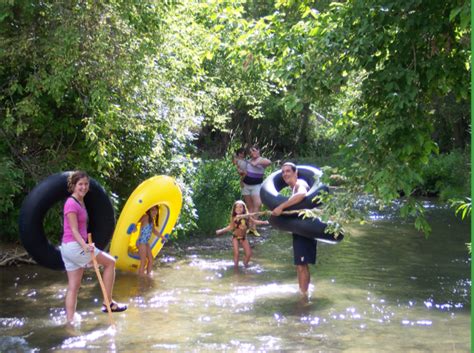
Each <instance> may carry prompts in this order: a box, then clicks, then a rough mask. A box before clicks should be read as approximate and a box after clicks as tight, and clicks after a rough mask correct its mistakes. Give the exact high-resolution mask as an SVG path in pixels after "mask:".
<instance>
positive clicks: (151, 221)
mask: <svg viewBox="0 0 474 353" xmlns="http://www.w3.org/2000/svg"><path fill="white" fill-rule="evenodd" d="M158 212H159V211H158V206H153V207H152V208H150V209H149V210H148V211H146V213H145V214H144V215H143V216H142V218H140V223H141V227H140V235H139V236H138V239H137V249H138V255H139V256H140V267H139V268H138V274H139V275H144V274H145V266H146V274H147V275H151V274H152V269H153V254H152V252H151V247H150V244H149V240H150V238H151V234H152V233H153V234H155V235H156V236H158V237H159V236H160V232H159V231H158V229H156V227H155V226H157V225H158Z"/></svg>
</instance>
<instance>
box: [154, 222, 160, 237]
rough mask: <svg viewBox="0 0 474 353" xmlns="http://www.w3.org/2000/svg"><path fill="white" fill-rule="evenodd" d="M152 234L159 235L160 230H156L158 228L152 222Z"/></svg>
mask: <svg viewBox="0 0 474 353" xmlns="http://www.w3.org/2000/svg"><path fill="white" fill-rule="evenodd" d="M153 234H155V235H156V236H157V237H159V236H161V234H160V231H159V230H158V228H156V227H155V225H154V224H153Z"/></svg>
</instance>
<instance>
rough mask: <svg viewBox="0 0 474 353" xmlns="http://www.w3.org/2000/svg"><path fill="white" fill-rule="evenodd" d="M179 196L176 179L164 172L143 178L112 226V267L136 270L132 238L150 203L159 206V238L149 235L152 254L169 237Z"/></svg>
mask: <svg viewBox="0 0 474 353" xmlns="http://www.w3.org/2000/svg"><path fill="white" fill-rule="evenodd" d="M182 203H183V198H182V194H181V190H180V188H179V187H178V185H177V184H176V181H175V180H174V179H173V178H171V177H169V176H166V175H158V176H154V177H152V178H150V179H147V180H145V181H144V182H143V183H141V184H140V185H138V187H137V188H136V189H135V190H134V191H133V193H132V195H130V197H129V198H128V200H127V202H126V204H125V207H124V208H123V210H122V213H121V214H120V217H119V219H118V222H117V226H116V227H115V231H114V235H113V238H112V243H111V245H110V254H111V255H112V256H113V257H115V259H116V261H117V262H116V267H117V268H118V269H120V270H124V271H133V272H135V271H137V270H138V267H139V265H140V257H139V256H138V250H137V247H136V241H137V238H138V235H139V234H140V223H139V221H140V218H141V217H142V216H143V215H144V214H145V212H146V211H147V210H148V209H150V208H151V207H153V206H155V205H156V206H158V207H159V221H158V231H159V232H160V235H161V236H159V237H157V236H155V235H154V234H152V236H151V238H150V247H151V252H152V254H153V257H156V255H158V253H159V252H160V250H161V248H162V247H163V245H164V244H165V242H166V241H167V240H168V239H169V237H170V234H171V231H172V230H173V227H174V225H175V224H176V221H177V219H178V216H179V213H180V211H181V206H182Z"/></svg>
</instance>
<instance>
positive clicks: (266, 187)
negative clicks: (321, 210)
mask: <svg viewBox="0 0 474 353" xmlns="http://www.w3.org/2000/svg"><path fill="white" fill-rule="evenodd" d="M297 170H298V178H300V179H303V180H304V181H306V182H307V183H308V185H309V187H310V189H309V190H308V192H307V193H306V196H305V198H304V199H303V200H302V201H301V202H299V203H298V204H296V205H293V206H291V207H288V208H286V209H285V211H291V210H301V209H307V208H314V207H316V206H318V205H319V203H318V202H316V201H314V198H315V197H316V196H318V195H319V194H320V193H321V192H323V191H326V192H328V191H329V189H328V187H327V186H326V185H324V184H322V183H320V181H319V178H320V176H321V175H322V172H321V171H320V170H319V169H318V168H315V167H312V166H308V165H299V166H297ZM287 186H288V185H287V184H286V183H285V181H284V180H283V177H282V174H281V170H277V171H276V172H273V173H272V174H271V175H269V176H268V177H267V178H266V179H265V181H264V182H263V184H262V187H261V189H260V199H261V200H262V203H263V204H264V205H265V206H267V207H268V208H269V209H271V210H273V209H274V208H275V207H277V206H279V205H281V204H282V203H283V202H285V201H286V200H288V197H286V196H283V195H280V194H279V192H280V191H281V190H282V189H283V188H285V187H287Z"/></svg>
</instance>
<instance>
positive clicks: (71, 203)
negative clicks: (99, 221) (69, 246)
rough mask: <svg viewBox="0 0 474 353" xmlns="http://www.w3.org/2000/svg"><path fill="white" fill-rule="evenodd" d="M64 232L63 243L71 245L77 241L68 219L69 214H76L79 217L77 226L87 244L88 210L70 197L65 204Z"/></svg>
mask: <svg viewBox="0 0 474 353" xmlns="http://www.w3.org/2000/svg"><path fill="white" fill-rule="evenodd" d="M63 213H64V231H63V240H62V242H63V243H70V242H72V241H76V239H75V238H74V235H73V234H72V230H71V226H70V225H69V220H68V219H67V214H68V213H75V214H76V216H77V226H78V229H79V233H80V234H81V236H82V238H83V239H84V241H85V242H86V243H87V210H86V209H85V208H84V207H82V206H81V205H80V204H79V202H77V201H76V200H74V199H73V198H72V197H68V198H67V200H66V203H65V204H64V209H63Z"/></svg>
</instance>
